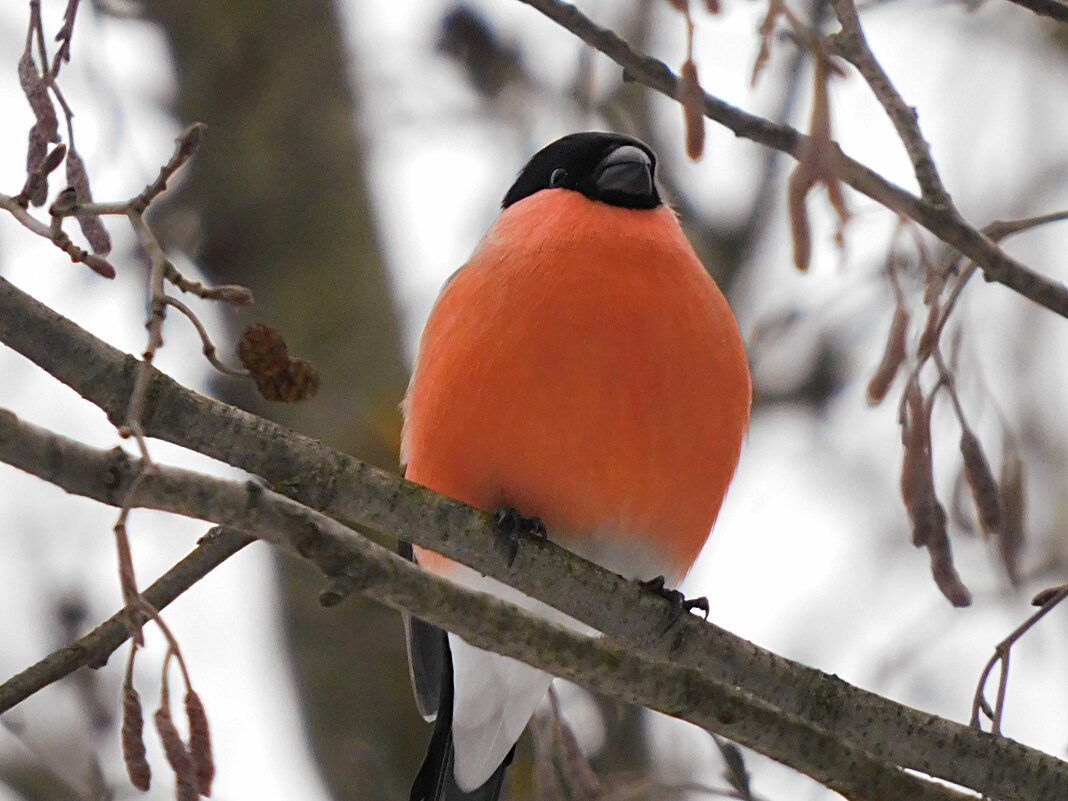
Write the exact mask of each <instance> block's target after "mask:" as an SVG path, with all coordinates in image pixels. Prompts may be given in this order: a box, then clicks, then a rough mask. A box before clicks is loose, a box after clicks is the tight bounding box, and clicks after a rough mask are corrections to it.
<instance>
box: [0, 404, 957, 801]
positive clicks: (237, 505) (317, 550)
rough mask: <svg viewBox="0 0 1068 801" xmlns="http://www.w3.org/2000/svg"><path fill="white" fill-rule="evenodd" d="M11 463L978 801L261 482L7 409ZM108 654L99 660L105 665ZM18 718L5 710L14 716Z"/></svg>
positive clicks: (888, 777) (516, 647) (845, 762)
mask: <svg viewBox="0 0 1068 801" xmlns="http://www.w3.org/2000/svg"><path fill="white" fill-rule="evenodd" d="M0 461H5V462H8V463H9V464H12V465H13V466H15V467H18V468H20V469H22V470H26V471H27V472H30V473H32V474H33V475H36V476H38V477H39V478H42V479H44V480H46V481H49V482H51V483H53V484H56V485H57V486H59V487H62V488H63V489H65V490H67V491H68V492H72V493H75V494H78V495H82V496H85V497H89V498H92V499H94V500H96V501H99V502H101V503H107V504H110V505H112V506H122V505H124V504H126V505H129V506H132V507H141V508H148V509H156V510H161V511H166V512H171V513H174V514H180V515H185V516H187V517H193V518H197V519H201V520H210V521H212V522H215V523H218V524H220V525H224V526H227V527H232V528H236V529H238V530H240V531H244V532H246V533H248V534H252V533H255V535H256V536H258V537H260V538H261V539H265V540H267V541H269V542H271V543H273V544H274V545H277V546H279V547H281V548H283V549H284V550H286V551H288V552H289V553H291V554H295V555H298V556H301V557H303V558H305V559H308V560H310V561H312V562H313V563H315V565H316V566H317V567H319V568H320V569H321V570H322V571H323V573H324V574H325V575H327V576H329V577H340V578H341V579H342V580H343V582H344V584H345V585H346V589H351V590H358V591H359V592H362V593H365V594H367V595H368V596H370V597H372V598H374V599H375V600H377V601H379V602H381V603H385V604H387V605H389V606H391V607H393V608H395V609H398V610H404V611H408V612H411V613H412V614H414V615H417V616H418V617H421V618H423V619H424V620H427V621H429V622H431V623H434V624H436V625H438V626H441V627H443V628H448V629H449V630H451V631H455V632H456V633H458V634H460V635H461V636H462V637H464V639H466V640H467V641H468V642H471V643H473V644H475V645H478V646H480V647H482V648H488V649H490V650H493V651H497V652H499V653H503V654H506V655H507V656H511V657H513V658H516V659H521V660H522V661H524V662H527V663H528V664H531V665H534V666H535V667H539V668H541V669H543V670H547V671H549V672H551V673H553V674H555V675H557V676H561V677H563V678H566V679H569V680H571V681H574V682H577V683H579V684H582V685H585V686H587V687H590V688H591V689H594V690H596V691H598V692H601V693H605V694H607V695H611V696H613V697H615V698H619V699H621V700H623V701H627V702H630V703H634V704H639V705H641V706H645V707H649V708H650V709H656V710H658V711H660V712H664V713H667V714H669V715H673V716H675V717H679V718H682V719H684V720H689V721H690V722H692V723H695V724H697V725H699V726H702V727H703V728H705V729H708V730H709V731H712V732H715V733H717V734H721V735H723V736H725V737H728V738H730V739H731V740H733V741H734V742H737V743H740V744H742V745H745V746H748V747H750V748H753V749H754V750H757V751H759V752H761V753H763V754H765V755H767V756H770V757H772V758H773V759H776V760H778V761H779V762H782V763H783V764H786V765H789V766H790V767H792V768H794V769H796V770H799V771H801V772H803V773H805V774H807V775H809V776H811V777H813V778H814V779H816V780H817V781H819V782H821V783H822V784H824V785H826V786H827V787H830V788H831V789H833V790H836V791H837V792H839V793H841V794H842V795H844V796H846V797H847V798H850V799H854V801H899V800H900V799H901V798H910V799H915V801H967V799H968V798H969V797H970V796H966V795H964V794H962V793H960V792H959V791H957V790H954V789H951V788H949V787H946V786H944V785H941V784H938V783H935V782H931V781H928V780H926V779H922V778H920V777H918V776H915V775H913V774H910V773H908V772H906V771H904V770H902V769H900V768H898V767H896V766H895V765H893V764H890V763H888V762H886V761H884V760H880V759H877V758H875V757H873V756H871V755H870V754H868V753H866V752H865V751H863V750H862V749H861V748H859V747H857V746H856V745H854V744H853V743H851V742H850V741H849V740H848V739H846V738H843V737H841V736H840V735H837V734H832V733H831V732H829V731H827V730H825V729H823V728H821V727H819V726H816V725H813V724H812V723H810V722H808V721H804V720H801V719H800V718H798V717H797V716H795V715H790V714H787V713H783V712H782V711H781V710H779V709H777V708H776V707H774V706H773V705H772V704H771V703H768V702H766V701H763V700H760V699H758V698H756V697H754V696H752V695H750V694H749V693H747V692H744V691H742V690H739V689H737V688H736V687H733V686H731V685H730V684H729V683H727V682H724V681H722V680H719V679H715V678H711V677H709V676H707V675H705V674H704V673H702V672H701V671H700V670H697V669H696V668H693V667H690V666H688V665H686V664H681V663H673V662H669V661H664V660H663V659H661V658H658V657H656V656H652V655H649V654H646V653H643V652H642V651H638V650H635V649H633V648H630V647H627V646H625V645H623V644H621V643H619V642H617V641H614V640H611V639H607V638H590V637H587V636H584V635H581V634H578V633H576V632H574V631H572V630H570V629H566V628H563V627H561V626H558V625H556V624H554V623H550V622H548V621H545V620H542V619H540V618H536V617H534V616H532V615H530V614H529V613H527V612H525V611H523V610H521V609H519V608H518V607H516V606H514V605H512V604H507V603H504V602H501V601H498V600H497V599H495V598H493V597H492V596H489V595H486V594H484V593H476V592H472V591H470V590H466V589H463V588H461V587H459V586H456V585H453V584H451V583H450V582H448V581H446V580H445V579H442V578H441V577H439V576H437V575H435V574H432V573H427V572H425V571H423V570H421V569H420V568H419V567H417V566H416V565H415V564H413V563H411V562H409V561H407V560H405V559H403V558H401V557H400V556H398V555H397V554H395V553H392V552H390V551H388V550H387V549H385V548H383V547H382V546H380V545H377V544H375V543H373V542H371V541H370V540H368V539H366V538H365V537H362V536H360V535H359V534H357V533H356V532H354V531H353V530H352V529H349V528H346V527H345V526H343V525H341V524H340V523H338V522H337V521H336V520H334V519H333V518H330V517H327V516H326V515H323V514H320V513H318V512H315V511H313V510H312V509H309V508H308V507H306V506H303V505H301V504H299V503H298V502H296V501H294V500H292V499H291V498H287V497H286V496H284V495H280V494H278V493H276V492H273V491H271V490H268V489H266V488H264V487H263V486H262V485H260V484H259V483H258V482H256V481H248V482H245V483H243V484H242V483H239V482H236V481H231V480H226V479H220V478H214V477H211V476H206V475H203V474H199V473H194V472H191V471H187V470H181V469H178V468H174V467H167V466H163V465H158V466H157V468H156V469H154V470H153V471H152V472H150V473H143V472H142V471H141V466H140V463H139V461H138V460H135V459H133V458H132V457H130V456H128V455H127V454H126V453H125V452H124V451H123V450H122V449H121V448H114V449H112V450H110V451H103V450H98V449H95V448H90V447H89V446H86V445H83V444H81V443H79V442H76V441H75V440H72V439H69V438H67V437H63V436H61V435H59V434H56V433H54V432H51V431H48V430H46V429H43V428H41V427H39V426H35V425H33V424H31V423H27V422H24V421H21V420H19V419H18V418H17V417H16V416H15V415H14V414H12V413H11V412H8V411H6V410H0ZM631 584H633V582H631ZM653 617H656V618H659V617H660V616H659V615H654V616H653ZM108 645H111V643H110V642H109V643H108ZM117 645H118V643H115V647H117ZM94 656H95V658H96V659H97V660H98V661H99V659H100V658H101V657H103V656H105V654H104V653H99V652H98V653H96V654H94ZM32 671H33V669H32V668H31V671H30V672H31V674H32ZM5 695H10V696H12V697H17V696H16V695H15V694H14V693H9V692H7V691H6V685H5V686H0V699H2V698H4V696H5ZM4 709H5V707H4V706H3V705H2V704H0V712H2V711H3V710H4Z"/></svg>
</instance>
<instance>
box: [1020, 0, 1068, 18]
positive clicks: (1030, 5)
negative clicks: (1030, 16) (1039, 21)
mask: <svg viewBox="0 0 1068 801" xmlns="http://www.w3.org/2000/svg"><path fill="white" fill-rule="evenodd" d="M1009 1H1010V2H1012V3H1015V4H1016V5H1018V6H1023V7H1024V8H1026V9H1028V10H1029V11H1033V12H1034V13H1036V14H1040V15H1041V16H1043V17H1050V18H1051V19H1055V20H1057V21H1059V22H1068V5H1065V4H1064V3H1061V2H1059V1H1058V0H1009Z"/></svg>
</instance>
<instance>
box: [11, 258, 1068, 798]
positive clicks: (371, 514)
mask: <svg viewBox="0 0 1068 801" xmlns="http://www.w3.org/2000/svg"><path fill="white" fill-rule="evenodd" d="M0 341H2V342H4V343H5V344H7V345H9V346H10V347H12V348H13V349H15V350H16V351H18V352H19V353H21V354H22V355H23V356H25V357H26V358H28V359H30V360H32V361H34V362H36V363H37V364H38V365H40V366H41V367H42V368H44V369H45V370H47V371H48V372H49V373H51V374H52V375H53V376H55V377H56V378H57V379H59V380H60V381H62V382H63V383H65V384H67V385H68V386H70V387H71V388H72V389H74V390H75V391H76V392H78V393H79V394H80V395H82V396H83V397H84V398H86V399H87V400H89V401H90V402H91V403H94V404H95V405H97V406H99V407H100V408H101V409H103V410H104V411H105V412H106V413H107V414H108V416H109V417H110V418H111V419H112V420H113V421H121V420H122V418H123V416H124V414H125V411H126V402H127V399H128V398H129V392H130V388H131V387H132V386H133V381H134V376H135V374H136V371H137V369H138V361H137V359H135V358H134V357H132V356H129V355H126V354H123V353H121V352H120V351H117V350H116V349H114V348H112V347H111V346H109V345H108V344H107V343H105V342H102V341H100V340H99V339H96V338H95V337H93V336H92V335H91V334H89V333H88V332H86V331H84V330H82V329H81V328H79V327H78V326H76V325H75V324H74V323H72V322H71V321H69V320H67V319H66V318H64V317H62V316H61V315H59V314H57V313H56V312H54V311H52V310H51V309H49V308H48V307H47V306H44V305H43V304H41V303H39V302H37V301H36V300H34V299H33V298H31V297H30V296H28V295H26V294H25V293H24V292H22V291H21V290H19V289H17V288H16V287H14V286H12V285H11V284H10V283H8V282H7V281H5V280H3V279H0ZM142 420H143V425H144V428H145V432H146V434H147V435H148V436H150V437H156V438H159V439H164V440H167V441H169V442H173V443H175V444H178V445H181V446H183V447H186V448H190V449H192V450H195V451H198V452H200V453H203V454H205V455H207V456H211V457H213V458H215V459H219V460H221V461H224V462H227V463H229V464H232V465H234V466H236V467H239V468H241V469H244V470H246V471H248V472H251V473H254V474H256V475H260V476H263V477H264V478H266V479H267V480H268V481H270V482H271V484H272V485H273V486H274V488H275V489H277V490H278V491H280V492H283V493H285V494H286V495H287V496H289V497H292V498H295V499H297V500H299V501H300V502H302V503H304V504H306V505H308V506H310V507H312V508H314V509H320V510H322V511H323V512H325V513H326V514H328V515H330V516H331V517H333V518H336V519H337V520H339V521H341V522H343V523H345V524H346V525H349V526H354V527H367V528H370V529H373V530H376V531H385V532H391V533H392V534H394V535H396V536H397V537H399V538H402V539H405V540H408V541H411V542H415V543H418V544H419V545H423V546H425V547H428V548H431V549H433V550H436V551H439V552H440V553H443V554H445V555H446V556H449V557H450V558H453V559H456V560H458V561H460V562H463V563H465V564H468V565H471V566H472V567H474V568H475V569H477V570H479V571H480V572H482V573H485V574H486V575H489V576H492V577H494V578H497V579H499V580H501V581H503V582H505V583H507V584H510V585H512V586H514V587H516V588H517V589H520V590H522V591H523V592H525V593H526V594H528V595H530V596H532V597H534V598H537V599H539V600H541V601H544V602H545V603H548V604H550V605H551V606H553V607H555V608H557V609H560V610H561V611H563V612H565V613H566V614H568V615H570V616H571V617H574V618H576V619H578V620H581V621H582V622H584V623H587V624H588V625H590V626H593V627H594V628H596V629H598V630H600V631H603V632H605V633H606V634H608V635H609V636H611V637H613V638H615V639H616V640H618V641H620V642H623V643H626V644H628V645H629V646H631V647H635V648H639V649H642V650H644V651H646V652H647V653H648V654H650V655H652V656H654V657H656V658H659V659H661V660H663V661H670V662H674V663H676V664H679V665H685V666H687V667H690V668H693V669H695V670H697V671H700V673H701V674H703V675H705V676H708V677H710V678H714V679H716V680H720V681H723V682H725V683H727V684H730V685H732V686H736V687H739V688H741V689H742V690H744V691H745V692H748V693H751V694H752V695H754V696H756V697H760V698H768V699H774V702H775V704H776V705H777V706H778V707H779V708H780V709H782V710H784V711H786V712H787V713H789V714H790V715H794V716H797V717H798V718H800V719H802V720H806V721H808V722H810V723H812V724H814V725H816V726H818V727H820V728H822V729H824V730H826V731H833V732H835V733H836V734H838V735H840V736H842V737H845V738H848V739H849V740H850V741H852V742H854V743H856V744H857V745H858V746H859V747H860V748H862V749H863V750H864V751H866V752H867V753H869V754H871V755H872V756H873V757H875V758H877V759H884V760H886V761H887V762H891V763H893V764H896V765H900V766H902V767H907V768H911V769H914V770H918V771H921V772H923V773H927V774H930V775H933V776H937V777H939V778H942V779H946V780H947V781H951V782H955V783H957V784H959V785H962V786H969V787H973V788H975V789H976V790H977V791H979V792H982V793H985V794H987V795H989V796H993V797H997V798H1001V799H1005V800H1006V801H1045V799H1049V798H1068V769H1066V766H1065V765H1064V763H1062V762H1061V761H1060V760H1058V759H1056V758H1054V757H1052V756H1049V755H1047V754H1044V753H1042V752H1040V751H1036V750H1034V749H1031V748H1027V747H1025V746H1023V745H1020V744H1019V743H1015V742H1013V741H1012V740H1008V739H1005V738H1000V737H992V736H990V735H989V734H986V733H983V732H979V731H976V730H974V729H970V728H968V727H966V726H962V725H960V724H956V723H953V722H951V721H947V720H944V719H942V718H938V717H935V716H933V715H929V714H927V713H924V712H921V711H918V710H914V709H909V708H907V707H902V706H900V705H898V704H895V703H893V702H892V701H890V700H888V699H885V698H882V697H880V696H878V695H876V694H874V693H869V692H866V691H864V690H861V689H858V688H856V687H852V686H851V685H849V684H847V683H845V682H843V681H841V680H840V679H838V678H837V677H834V676H830V675H828V674H826V673H823V672H822V671H818V670H815V669H812V668H808V667H805V666H803V665H798V664H796V663H793V662H790V661H789V660H787V659H784V658H782V657H780V656H777V655H776V654H773V653H771V652H769V651H765V650H763V649H760V648H758V647H756V646H755V645H753V644H752V643H749V642H747V641H746V640H743V639H741V638H740V637H737V636H735V635H733V634H731V633H730V632H727V631H725V630H723V629H721V628H718V627H716V626H713V625H711V624H707V623H705V622H703V621H701V620H698V619H696V618H691V617H686V618H684V619H682V620H680V621H679V624H678V625H677V626H676V627H675V628H673V629H672V635H671V636H667V637H665V636H662V635H663V626H664V622H665V621H666V619H667V615H668V611H667V610H666V609H665V607H664V605H663V602H662V601H661V600H660V599H657V598H654V597H652V596H651V595H650V594H649V593H646V592H643V591H641V590H640V589H639V588H638V587H637V585H636V584H635V582H630V581H624V580H623V579H621V578H620V577H618V576H616V575H614V574H612V573H609V572H608V571H606V570H603V569H601V568H599V567H597V566H595V565H592V564H590V563H588V562H586V561H584V560H582V559H579V558H578V557H575V556H574V555H572V554H569V553H567V552H566V551H564V550H562V549H561V548H558V547H557V546H555V545H553V544H552V543H551V542H542V541H530V542H525V543H524V547H522V548H521V549H520V551H519V554H518V556H517V558H516V559H515V562H514V564H510V563H509V560H508V557H507V554H506V552H505V549H504V548H502V547H501V543H500V540H499V537H497V536H496V534H495V533H494V530H493V527H492V525H491V524H490V521H489V516H488V515H486V514H484V513H482V512H479V511H477V510H474V509H471V508H470V507H467V506H465V505H463V504H461V503H459V502H457V501H453V500H450V499H447V498H443V497H442V496H439V495H436V494H434V493H432V492H430V491H429V490H427V489H425V488H423V487H419V486H418V485H415V484H412V483H410V482H406V481H404V480H402V479H399V478H397V477H395V476H393V475H390V474H388V473H386V472H384V471H381V470H378V469H376V468H374V467H371V466H370V465H367V464H364V463H362V462H359V461H357V460H355V459H353V458H351V457H349V456H347V455H345V454H341V453H338V452H336V451H333V450H331V449H329V448H327V447H326V446H325V445H323V444H322V443H321V442H318V441H316V440H312V439H310V438H308V437H304V436H302V435H300V434H297V433H295V432H292V431H288V430H286V429H285V428H283V427H281V426H279V425H277V424H274V423H271V422H270V421H267V420H263V419H261V418H258V417H254V416H253V415H250V414H248V413H246V412H243V411H241V410H239V409H235V408H233V407H230V406H227V405H225V404H222V403H219V402H218V401H214V400H211V399H210V398H206V397H204V396H202V395H199V394H197V393H195V392H193V391H191V390H188V389H185V388H184V387H181V386H180V385H178V384H177V383H176V382H174V381H173V380H172V379H170V378H169V377H167V376H165V375H163V374H162V373H159V372H158V371H155V370H153V372H152V378H151V381H150V384H149V389H148V392H147V393H146V400H145V408H144V414H143V417H142ZM564 575H567V576H570V577H572V579H573V580H570V581H566V582H565V581H560V580H559V577H560V576H564ZM576 586H581V587H582V591H581V592H576V591H575V588H576Z"/></svg>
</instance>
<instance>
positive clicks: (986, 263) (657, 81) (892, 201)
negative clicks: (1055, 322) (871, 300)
mask: <svg viewBox="0 0 1068 801" xmlns="http://www.w3.org/2000/svg"><path fill="white" fill-rule="evenodd" d="M519 2H521V3H525V4H526V5H528V6H530V7H531V8H534V9H536V10H538V11H540V12H541V13H542V14H544V15H545V16H547V17H548V18H549V19H551V20H553V21H554V22H556V23H557V24H558V25H560V26H561V27H563V28H565V29H567V30H568V31H570V32H571V33H573V34H574V35H575V36H577V37H578V38H580V39H582V41H584V42H586V44H588V45H590V46H591V47H593V48H595V49H597V50H599V51H600V52H602V53H604V54H605V55H606V56H608V57H609V58H610V59H612V60H613V61H615V62H616V63H617V64H619V65H620V66H621V67H622V68H623V69H624V70H625V71H626V73H627V75H629V76H630V77H631V78H633V79H634V80H636V81H638V82H639V83H641V84H643V85H645V86H648V87H649V88H650V89H654V90H656V91H658V92H661V93H662V94H665V95H667V96H668V97H670V98H673V99H674V100H679V101H680V102H681V101H682V99H683V98H682V86H681V81H680V79H679V77H678V76H677V75H675V73H673V72H672V71H671V69H670V68H669V67H668V66H667V65H666V64H664V62H662V61H660V60H658V59H655V58H652V57H651V56H647V55H645V54H644V53H639V52H638V51H636V50H634V49H633V48H632V47H631V46H630V45H629V44H627V42H625V41H624V40H623V39H621V38H620V37H619V36H617V35H616V34H615V33H613V32H612V31H610V30H608V29H607V28H602V27H600V26H599V25H596V24H595V23H594V22H593V21H591V20H590V19H589V17H587V16H586V15H585V14H583V13H582V12H581V11H579V10H578V9H577V8H575V7H574V6H572V5H570V4H568V3H563V2H560V0H519ZM704 102H705V116H706V117H708V118H709V119H711V120H713V121H715V122H718V123H719V124H720V125H723V126H724V127H725V128H727V129H729V130H730V131H733V132H734V134H735V135H737V136H741V137H744V138H746V139H750V140H752V141H753V142H756V143H757V144H761V145H764V146H765V147H770V148H774V149H775V150H781V151H782V152H784V153H788V154H790V155H791V156H793V157H794V158H800V157H801V156H802V155H803V153H804V149H803V148H804V146H805V143H806V142H807V140H808V138H807V137H806V136H804V135H803V134H801V133H799V132H798V131H797V130H796V129H794V128H791V127H790V126H788V125H779V124H776V123H773V122H770V121H769V120H766V119H763V118H762V117H757V116H754V115H752V114H748V113H746V112H744V111H742V110H741V109H739V108H737V107H735V106H732V105H730V104H729V103H726V102H724V101H722V100H720V99H719V98H716V97H713V96H711V95H709V94H707V93H706V94H705V101H704ZM833 153H834V159H835V164H834V167H835V173H836V174H837V175H838V176H839V178H840V179H841V180H842V181H843V182H844V183H846V184H848V185H849V186H851V187H853V188H854V189H856V190H857V191H858V192H860V193H862V194H864V195H867V196H868V197H870V198H871V199H872V200H874V201H876V202H878V203H881V204H882V205H883V206H885V207H886V208H888V209H890V210H891V211H893V212H896V213H897V214H899V215H902V216H904V217H908V218H910V219H912V220H915V221H916V222H918V223H919V224H920V225H922V226H923V227H924V228H926V229H927V230H928V231H930V232H931V233H932V234H934V235H935V236H936V237H938V238H939V239H941V240H942V241H943V242H945V243H946V244H947V245H949V246H950V247H952V248H954V249H956V250H958V251H960V252H961V253H963V254H964V255H965V256H967V257H968V258H970V259H971V260H972V261H974V262H975V263H976V264H977V265H979V267H980V269H982V271H983V273H984V275H985V276H986V279H987V280H988V281H996V282H998V283H1000V284H1003V285H1004V286H1006V287H1008V288H1009V289H1012V290H1013V291H1015V292H1017V293H1019V294H1020V295H1023V296H1024V297H1026V298H1028V299H1030V300H1032V301H1034V302H1035V303H1037V304H1039V305H1040V306H1044V307H1045V308H1047V309H1049V310H1050V311H1052V312H1054V313H1056V314H1058V315H1060V316H1061V317H1066V318H1068V287H1066V286H1065V285H1064V284H1062V283H1059V282H1057V281H1053V280H1050V279H1049V278H1047V277H1045V276H1043V275H1040V274H1039V273H1036V272H1035V271H1034V270H1031V269H1030V268H1028V267H1026V266H1025V265H1023V264H1021V263H1020V262H1018V261H1017V260H1016V259H1014V258H1012V257H1011V256H1009V255H1008V254H1007V253H1005V251H1003V250H1002V249H1001V248H999V247H998V246H997V245H996V244H995V243H994V242H992V241H991V240H990V239H989V238H988V237H986V236H984V235H983V234H982V233H981V232H979V231H978V230H976V229H975V227H973V226H971V225H969V224H968V223H967V222H966V221H965V220H964V219H963V218H962V217H961V216H960V214H959V213H958V212H957V211H956V210H955V209H953V208H948V209H947V208H945V207H944V206H939V205H936V204H934V203H931V202H928V201H926V200H924V199H922V198H919V197H916V196H915V195H913V194H911V193H910V192H907V191H905V190H904V189H902V188H901V187H899V186H897V185H896V184H893V183H891V182H890V181H887V180H886V179H885V178H883V177H882V176H881V175H879V174H878V173H876V172H875V171H874V170H872V169H871V168H869V167H867V166H865V165H863V164H861V163H860V162H857V161H854V160H853V159H851V158H849V157H848V156H846V155H845V154H844V153H842V151H841V150H840V149H839V148H838V147H837V146H835V148H834V151H833Z"/></svg>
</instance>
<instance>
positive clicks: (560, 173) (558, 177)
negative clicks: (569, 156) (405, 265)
mask: <svg viewBox="0 0 1068 801" xmlns="http://www.w3.org/2000/svg"><path fill="white" fill-rule="evenodd" d="M566 180H567V170H565V169H564V168H563V167H557V168H556V169H555V170H553V174H552V175H550V176H549V186H562V185H563V183H564V181H566Z"/></svg>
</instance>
